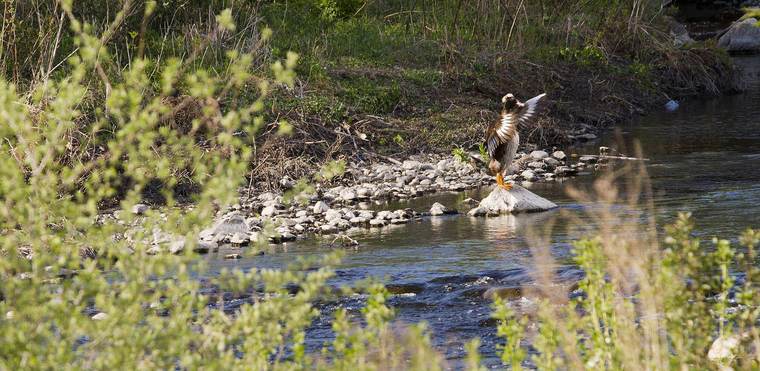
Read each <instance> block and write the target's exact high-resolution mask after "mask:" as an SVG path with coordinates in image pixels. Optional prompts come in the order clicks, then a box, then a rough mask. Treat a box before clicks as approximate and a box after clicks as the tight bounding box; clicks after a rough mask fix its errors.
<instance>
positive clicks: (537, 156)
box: [530, 151, 549, 160]
mask: <svg viewBox="0 0 760 371" xmlns="http://www.w3.org/2000/svg"><path fill="white" fill-rule="evenodd" d="M530 157H533V159H534V160H543V159H545V158H547V157H549V154H548V153H546V151H533V152H531V153H530Z"/></svg>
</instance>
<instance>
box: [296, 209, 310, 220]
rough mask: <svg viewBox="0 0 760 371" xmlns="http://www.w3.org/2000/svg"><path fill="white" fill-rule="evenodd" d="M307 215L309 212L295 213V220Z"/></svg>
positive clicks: (300, 211) (299, 211)
mask: <svg viewBox="0 0 760 371" xmlns="http://www.w3.org/2000/svg"><path fill="white" fill-rule="evenodd" d="M307 215H309V212H308V211H306V210H298V212H296V218H301V217H305V216H307Z"/></svg>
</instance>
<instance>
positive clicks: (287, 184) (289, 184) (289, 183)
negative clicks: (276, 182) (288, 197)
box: [280, 176, 294, 190]
mask: <svg viewBox="0 0 760 371" xmlns="http://www.w3.org/2000/svg"><path fill="white" fill-rule="evenodd" d="M293 185H294V183H293V179H290V177H289V176H284V177H282V179H280V187H282V189H284V190H288V189H291V188H293Z"/></svg>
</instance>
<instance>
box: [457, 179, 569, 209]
mask: <svg viewBox="0 0 760 371" xmlns="http://www.w3.org/2000/svg"><path fill="white" fill-rule="evenodd" d="M556 207H557V205H556V204H555V203H553V202H551V201H549V200H547V199H545V198H543V197H541V196H538V195H536V194H535V193H533V192H531V191H528V190H527V189H525V188H523V187H520V186H517V185H513V186H512V189H511V190H509V191H507V190H504V189H503V188H501V187H496V188H494V190H493V191H491V194H489V195H488V197H486V198H484V199H483V200H482V201H480V205H479V206H478V207H476V208H475V209H472V210H470V212H469V213H468V215H473V216H482V215H496V214H505V213H519V212H532V211H545V210H550V209H553V208H556Z"/></svg>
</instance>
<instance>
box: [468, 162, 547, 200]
mask: <svg viewBox="0 0 760 371" xmlns="http://www.w3.org/2000/svg"><path fill="white" fill-rule="evenodd" d="M520 176H522V177H523V178H525V180H527V181H533V180H536V173H535V172H534V171H533V170H525V171H523V172H522V173H520ZM481 202H482V201H481Z"/></svg>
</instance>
